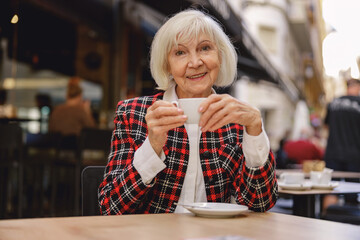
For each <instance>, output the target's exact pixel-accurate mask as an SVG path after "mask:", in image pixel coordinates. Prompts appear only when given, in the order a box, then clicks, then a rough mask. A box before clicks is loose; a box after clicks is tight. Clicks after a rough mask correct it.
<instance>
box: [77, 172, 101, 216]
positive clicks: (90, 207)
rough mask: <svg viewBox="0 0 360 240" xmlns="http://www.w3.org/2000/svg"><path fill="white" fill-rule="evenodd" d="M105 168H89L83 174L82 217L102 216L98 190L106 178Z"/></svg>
mask: <svg viewBox="0 0 360 240" xmlns="http://www.w3.org/2000/svg"><path fill="white" fill-rule="evenodd" d="M104 171H105V166H87V167H85V168H84V169H83V171H82V173H81V189H82V215H83V216H95V215H100V208H99V203H98V194H97V193H98V188H99V185H100V183H101V182H102V180H103V178H104Z"/></svg>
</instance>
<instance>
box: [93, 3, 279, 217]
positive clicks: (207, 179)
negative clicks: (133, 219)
mask: <svg viewBox="0 0 360 240" xmlns="http://www.w3.org/2000/svg"><path fill="white" fill-rule="evenodd" d="M236 63H237V55H236V52H235V49H234V47H233V45H232V44H231V42H230V40H229V38H228V37H227V36H226V34H225V33H224V32H223V30H222V29H221V27H220V26H219V24H218V23H217V22H216V21H214V20H213V19H212V18H211V17H209V16H207V15H205V14H204V13H202V12H200V11H197V10H186V11H183V12H180V13H178V14H176V15H175V16H173V17H172V18H170V19H169V20H168V21H167V22H166V23H165V24H164V25H163V26H162V27H161V28H160V29H159V31H158V32H157V33H156V35H155V38H154V40H153V43H152V47H151V62H150V65H151V66H150V67H151V73H152V75H153V78H154V79H155V81H156V83H157V84H158V87H159V89H162V90H163V92H161V93H159V94H156V95H154V96H147V97H138V98H134V99H129V100H125V101H120V102H119V104H118V106H117V110H116V117H115V120H114V122H115V130H114V133H113V137H112V144H111V153H110V155H109V161H108V164H107V167H106V171H105V176H104V181H103V182H102V183H101V185H100V187H99V203H100V206H101V212H102V214H105V215H110V214H129V213H171V212H185V211H186V210H185V209H184V208H183V207H181V206H180V205H179V204H178V203H193V202H224V203H230V202H231V201H235V202H236V203H237V204H242V205H246V206H248V207H249V209H251V210H253V211H266V210H268V209H270V208H271V207H272V206H274V204H275V202H276V199H277V182H276V177H275V172H274V169H275V166H274V164H275V163H274V156H273V154H272V152H271V151H270V147H269V140H268V138H267V135H266V133H265V131H264V128H263V124H262V119H261V115H260V112H259V111H258V110H257V109H256V108H254V107H251V106H250V105H248V104H246V103H243V102H240V101H238V100H237V99H235V98H233V97H231V96H229V95H227V94H224V95H219V94H216V93H215V91H214V89H213V88H212V87H213V86H228V85H230V84H231V83H232V82H233V81H234V79H235V77H236ZM200 97H201V98H206V99H205V100H204V101H203V102H202V103H201V104H200V107H199V112H200V113H201V118H200V123H199V127H196V129H194V127H190V126H189V125H188V124H185V121H186V119H187V116H185V115H184V113H183V111H182V110H181V109H179V108H177V107H176V106H175V105H173V104H172V103H171V102H172V101H176V100H178V99H181V98H200ZM195 126H197V125H195ZM196 135H198V136H199V135H200V137H199V138H200V140H199V142H197V143H196V144H195V147H193V148H192V147H190V145H191V141H189V139H192V137H193V136H195V137H196ZM196 145H197V146H196ZM194 149H195V150H194ZM194 151H195V152H194Z"/></svg>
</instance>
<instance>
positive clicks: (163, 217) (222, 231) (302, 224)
mask: <svg viewBox="0 0 360 240" xmlns="http://www.w3.org/2000/svg"><path fill="white" fill-rule="evenodd" d="M230 235H231V236H234V235H236V236H241V237H243V238H245V239H267V240H272V239H274V240H275V239H276V240H279V239H280V240H281V239H284V240H285V239H286V240H288V239H292V240H297V239H299V240H300V239H301V240H303V239H316V240H322V239H324V240H325V239H326V240H330V239H347V240H352V239H354V240H355V239H359V236H360V228H359V227H358V226H355V225H351V224H343V223H336V222H330V221H325V220H318V219H311V218H304V217H296V216H292V215H285V214H279V213H272V212H267V213H255V212H246V213H244V215H241V216H238V217H235V218H227V219H219V218H201V217H196V216H194V215H192V214H146V215H142V214H138V215H135V214H134V215H123V216H93V217H66V218H38V219H19V220H1V221H0V239H7V240H12V239H27V240H32V239H34V240H35V239H36V240H41V239H50V240H52V239H54V240H56V239H61V240H63V239H66V240H72V239H80V240H81V239H100V240H101V239H106V240H109V239H127V240H132V239H136V240H142V239H146V240H152V239H154V240H155V239H156V240H169V239H171V240H172V239H179V240H187V239H192V240H194V238H205V237H219V236H230ZM203 240H204V239H203Z"/></svg>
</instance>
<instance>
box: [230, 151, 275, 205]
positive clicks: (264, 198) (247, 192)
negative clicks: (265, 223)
mask: <svg viewBox="0 0 360 240" xmlns="http://www.w3.org/2000/svg"><path fill="white" fill-rule="evenodd" d="M233 187H234V189H235V196H236V201H237V203H239V204H243V205H246V206H248V207H249V209H250V210H252V211H256V212H265V211H267V210H269V209H270V208H272V207H273V206H274V205H275V203H276V200H277V198H278V185H277V180H276V175H275V158H274V155H273V153H272V152H271V151H270V152H269V156H268V159H267V161H266V162H265V164H264V165H263V166H260V167H254V168H250V167H247V166H246V164H242V165H241V167H240V169H239V172H238V174H237V176H236V179H235V181H234V182H233Z"/></svg>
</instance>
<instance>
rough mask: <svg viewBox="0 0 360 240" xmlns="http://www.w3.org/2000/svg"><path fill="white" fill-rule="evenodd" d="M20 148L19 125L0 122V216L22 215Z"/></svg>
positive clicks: (21, 144)
mask: <svg viewBox="0 0 360 240" xmlns="http://www.w3.org/2000/svg"><path fill="white" fill-rule="evenodd" d="M22 149H23V133H22V129H21V128H20V126H19V125H18V124H13V123H11V124H0V218H8V217H18V218H21V217H22V207H23V206H22V201H23V194H22V193H23V161H22V154H23V152H22ZM16 179H17V180H16ZM14 180H15V181H14ZM14 189H16V192H17V194H15V193H14V192H15V191H14ZM15 209H16V210H15Z"/></svg>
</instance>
